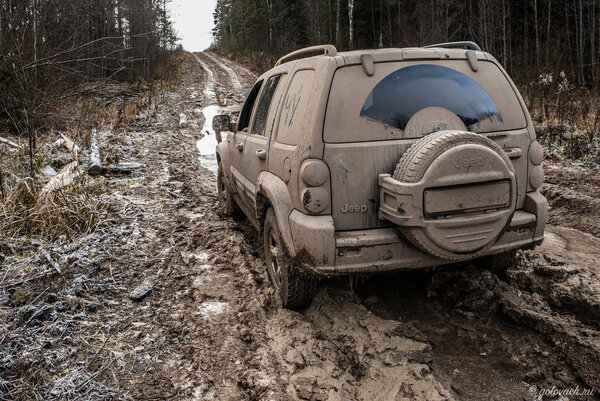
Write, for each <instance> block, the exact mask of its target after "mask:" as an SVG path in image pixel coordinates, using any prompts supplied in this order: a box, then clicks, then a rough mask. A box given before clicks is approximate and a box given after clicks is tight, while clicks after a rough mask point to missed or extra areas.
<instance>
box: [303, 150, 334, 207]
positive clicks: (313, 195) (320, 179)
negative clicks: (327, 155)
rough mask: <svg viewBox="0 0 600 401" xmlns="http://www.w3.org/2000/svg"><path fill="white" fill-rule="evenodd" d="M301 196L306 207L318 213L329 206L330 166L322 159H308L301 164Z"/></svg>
mask: <svg viewBox="0 0 600 401" xmlns="http://www.w3.org/2000/svg"><path fill="white" fill-rule="evenodd" d="M300 180H301V182H300V188H302V190H301V191H300V197H301V200H302V205H303V206H304V208H305V209H306V210H307V211H308V212H310V213H312V214H318V213H321V212H323V211H325V210H326V209H327V208H328V207H329V200H330V198H331V195H330V194H329V168H328V167H327V165H326V164H325V163H324V162H323V161H321V160H315V159H308V160H305V161H304V163H302V165H301V166H300Z"/></svg>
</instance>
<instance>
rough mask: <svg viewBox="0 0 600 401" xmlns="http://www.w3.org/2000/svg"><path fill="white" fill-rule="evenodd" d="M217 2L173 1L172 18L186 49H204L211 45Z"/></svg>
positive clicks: (198, 0) (213, 0)
mask: <svg viewBox="0 0 600 401" xmlns="http://www.w3.org/2000/svg"><path fill="white" fill-rule="evenodd" d="M215 4H216V0H172V1H171V4H170V6H169V8H170V10H171V16H172V20H173V22H174V25H175V30H176V31H177V36H178V37H179V38H180V39H181V44H182V45H183V48H184V49H185V50H188V51H202V50H204V49H206V48H207V47H209V46H210V44H211V41H212V29H213V28H214V22H213V11H214V10H215Z"/></svg>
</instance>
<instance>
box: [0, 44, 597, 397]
mask: <svg viewBox="0 0 600 401" xmlns="http://www.w3.org/2000/svg"><path fill="white" fill-rule="evenodd" d="M220 60H221V59H220V58H217V57H215V56H214V55H207V54H202V53H201V54H194V55H188V56H187V58H186V72H185V74H184V78H183V82H182V86H181V88H179V89H177V90H175V91H173V92H171V93H169V94H167V96H166V97H165V101H164V102H163V104H162V105H161V107H160V108H159V112H158V114H157V116H155V117H152V118H146V119H140V120H139V121H137V122H136V123H134V124H132V125H131V126H130V127H129V128H128V130H127V132H126V133H125V134H123V135H121V134H104V135H105V136H104V137H103V138H101V141H102V143H105V144H111V145H112V146H113V149H114V152H115V153H116V156H119V157H120V158H121V159H122V160H143V161H144V163H145V164H146V168H144V169H142V170H139V171H136V172H134V173H133V174H132V175H131V176H130V177H127V178H122V177H111V178H108V179H107V182H106V184H107V185H108V186H109V187H110V188H111V191H112V192H113V193H114V195H115V197H116V198H117V199H119V203H120V206H121V210H123V211H126V215H127V219H123V220H122V221H121V222H120V223H118V224H116V225H115V226H113V227H111V228H110V230H108V231H103V232H97V233H95V234H93V235H92V236H89V237H86V238H82V239H81V240H80V242H79V243H78V249H79V248H81V249H87V248H86V247H92V248H93V249H94V250H95V252H96V253H97V254H96V256H95V257H96V259H97V262H96V264H95V265H94V268H93V269H91V268H90V267H89V266H84V267H81V268H78V267H72V268H70V270H68V273H66V275H65V277H64V279H63V281H61V282H60V285H59V286H58V287H56V286H54V284H52V285H50V286H49V287H48V288H49V292H48V293H46V291H44V292H43V293H42V295H41V296H40V297H38V298H36V299H35V302H37V303H44V304H43V305H47V306H43V305H42V306H43V307H49V308H54V309H53V310H54V311H55V312H53V313H55V314H54V315H52V314H49V315H48V316H52V319H54V320H52V322H53V323H52V324H53V325H56V324H58V323H60V325H59V326H58V327H59V328H61V330H64V331H61V330H58V331H57V332H58V333H59V334H60V333H63V334H61V336H60V337H59V336H56V337H52V336H51V335H50V333H52V332H53V331H52V330H50V329H48V327H50V326H45V325H46V324H47V323H46V321H45V320H44V319H50V317H44V316H45V315H42V316H40V317H39V318H33V317H32V318H30V317H29V315H26V318H25V319H24V321H25V322H26V324H25V326H27V325H34V327H39V328H40V330H42V333H48V334H47V335H46V334H43V335H44V336H46V337H47V338H46V337H44V341H43V346H42V345H40V343H38V342H36V341H37V340H36V339H32V338H27V337H24V333H25V332H24V331H18V330H14V329H10V330H9V329H7V328H4V329H3V332H2V336H3V337H2V338H1V340H0V356H3V355H9V353H10V352H13V350H15V351H14V352H18V354H17V353H15V354H14V355H15V358H16V357H17V355H27V358H29V359H27V358H23V359H22V360H21V361H20V362H19V363H13V362H14V361H13V360H12V359H11V360H9V359H7V358H5V359H2V358H0V374H2V376H0V395H1V394H2V392H3V391H5V393H6V394H9V393H8V392H7V390H5V387H3V386H12V384H11V383H13V382H14V383H17V382H18V380H21V381H22V380H25V378H26V377H29V380H37V381H38V382H39V383H45V384H44V386H45V387H44V389H43V390H40V392H39V395H40V396H41V398H42V399H51V400H54V399H57V400H58V399H61V396H62V399H64V398H66V395H69V396H70V397H73V396H74V394H77V392H79V393H80V394H83V393H84V391H85V392H86V393H85V394H88V395H89V394H95V395H96V398H94V399H99V400H103V399H107V400H108V399H123V400H150V399H173V400H246V399H247V400H296V399H303V400H451V399H456V400H533V399H538V396H539V395H540V392H539V391H540V390H543V389H551V388H553V387H555V388H558V389H571V388H575V387H579V389H580V390H583V389H588V388H594V389H596V390H598V389H599V388H600V383H599V379H598V375H597V372H598V371H600V362H599V360H600V343H599V341H600V325H599V324H598V318H597V316H598V312H600V285H599V283H600V280H599V279H600V270H599V269H600V268H599V266H598V264H597V258H598V250H599V249H600V240H599V239H598V238H597V237H596V236H594V235H591V234H587V233H583V232H580V231H577V230H575V229H570V228H563V227H559V226H550V227H548V233H547V235H546V241H545V242H544V243H543V244H542V246H540V247H539V248H537V249H535V250H530V251H524V252H521V254H520V255H519V257H518V260H517V262H516V263H515V264H514V266H512V267H511V268H509V269H508V270H507V271H506V273H505V274H502V275H496V274H493V273H491V272H489V271H486V270H484V269H478V268H476V267H474V266H472V265H470V264H463V265H460V266H453V267H448V268H444V269H438V270H432V271H420V272H410V273H399V274H395V275H385V276H378V277H374V278H372V279H370V280H366V281H364V282H360V283H358V284H359V285H358V287H359V289H358V290H352V288H351V287H354V288H356V284H357V283H356V282H352V281H351V280H348V279H328V280H323V282H322V284H321V289H320V291H319V293H318V295H317V297H316V299H315V301H314V302H313V304H312V305H311V306H310V307H309V308H308V309H306V310H304V311H301V312H293V311H289V310H285V309H281V308H279V307H278V302H277V301H276V299H275V297H274V292H273V290H272V287H271V285H270V283H269V279H268V276H267V274H266V271H265V267H264V264H263V261H262V257H261V254H260V251H259V250H260V249H261V244H260V240H259V239H258V238H257V235H256V233H255V231H254V229H253V227H252V226H251V225H250V224H249V223H248V222H244V221H242V222H235V221H233V220H231V219H227V218H220V217H219V216H218V214H217V193H216V177H215V175H214V173H213V171H210V170H208V169H206V168H204V167H203V166H202V165H201V162H200V160H199V158H198V153H197V152H196V142H197V141H198V140H199V139H201V137H202V136H203V135H204V134H203V133H202V132H201V128H202V127H203V125H204V123H205V121H204V120H205V119H204V115H203V113H202V112H201V110H202V109H203V108H205V107H207V106H210V105H219V106H226V105H227V106H228V105H231V104H240V103H241V102H242V101H243V99H244V97H245V95H246V92H247V91H248V90H249V88H250V87H251V86H252V85H253V81H254V79H255V78H256V77H255V76H253V75H252V74H251V73H249V72H247V70H244V69H243V68H242V67H239V66H236V65H235V64H234V63H232V62H230V61H220ZM220 64H221V65H224V64H227V66H228V67H229V68H230V69H231V71H233V72H234V74H236V76H237V78H238V81H239V83H240V85H241V87H242V89H241V90H239V89H236V88H237V86H236V87H234V86H233V84H232V82H233V80H232V78H231V75H230V74H231V72H230V71H229V70H228V69H227V68H221V67H220ZM210 77H213V79H212V80H211V79H210ZM213 94H214V96H213ZM181 114H184V115H186V116H187V117H186V123H185V124H182V123H181ZM553 185H559V186H560V183H554V184H553ZM96 259H95V260H96ZM351 283H352V284H353V285H352V286H351V285H350V284H351ZM142 284H146V285H149V286H150V287H151V288H152V290H151V291H150V292H149V293H148V295H147V296H146V297H145V298H143V299H142V300H140V301H134V300H132V299H130V298H129V295H130V293H131V291H132V290H134V289H136V288H137V287H138V286H140V285H142ZM34 285H38V286H39V288H40V289H43V288H44V287H45V286H46V285H47V282H40V283H37V284H34ZM92 288H93V294H90V292H89V291H90V290H89V289H92ZM61 291H67V292H68V294H71V295H69V296H70V297H72V298H69V299H73V302H72V305H71V304H69V305H68V306H69V308H71V309H69V308H66V309H65V307H62V309H61V308H59V307H58V306H57V305H56V303H57V301H56V299H60V297H57V296H56V295H54V296H52V297H49V296H48V295H51V294H59V295H60V294H62V293H61ZM69 291H70V292H69ZM91 297H93V300H94V307H93V308H92V307H88V306H86V305H88V304H89V302H90V301H89V300H90V299H92V298H91ZM7 302H8V301H7ZM2 305H3V307H2V309H0V313H2V314H3V315H2V316H1V317H3V318H6V319H8V317H9V315H10V314H11V313H13V314H15V315H18V313H17V312H18V309H11V308H13V307H12V306H10V305H12V304H10V302H8V303H3V304H2ZM7 305H8V306H7ZM32 305H33V304H32ZM42 306H39V307H42ZM15 311H17V312H15ZM73 311H75V312H77V313H75V312H73ZM34 317H35V316H34ZM67 317H68V319H67ZM14 319H15V320H10V319H8V320H6V321H7V324H9V323H10V324H13V326H14V324H16V325H17V326H19V325H22V324H23V321H22V320H19V319H20V318H19V319H18V318H14ZM28 319H29V321H27V320H28ZM69 319H70V320H69ZM57 322H58V323H57ZM61 322H63V323H61ZM3 327H4V326H3ZM6 327H8V326H6ZM19 327H20V326H19ZM52 327H53V326H52ZM11 330H13V331H11ZM64 333H67V334H68V336H66V337H65V335H64ZM40 336H41V334H40ZM10 355H13V354H10ZM10 355H9V356H10ZM50 356H52V358H54V359H52V358H50ZM55 356H56V357H55ZM34 357H35V358H37V359H35V358H34ZM15 360H16V359H15ZM28 360H31V362H30V364H33V363H34V362H35V361H37V362H35V363H36V365H35V369H36V373H35V375H33V376H26V373H27V372H31V370H27V369H25V368H26V367H27V366H30V365H27V363H28V362H27V361H28ZM11 361H13V362H11ZM10 363H13V364H12V365H11V364H10ZM31 366H33V365H31ZM65 372H67V373H65ZM75 373H77V374H78V375H79V376H75ZM27 374H29V375H31V373H27ZM31 377H33V379H32V378H31ZM65 378H67V379H69V380H71V381H70V382H68V383H71V382H72V383H75V384H74V385H73V386H71V387H69V386H67V385H66V384H65V383H66V381H65ZM78 378H79V379H78ZM61 380H62V381H61ZM78 380H79V381H78ZM5 383H9V384H5ZM61 386H62V387H61ZM10 388H16V387H14V386H13V387H10ZM74 388H75V389H76V391H75V390H73V389H74ZM44 391H45V392H44ZM52 391H54V392H55V393H54V394H55V395H52ZM61 391H63V392H62V393H61ZM31 398H33V397H31ZM19 399H30V398H27V397H21V398H19ZM569 399H598V398H597V397H594V396H591V397H579V398H578V397H569Z"/></svg>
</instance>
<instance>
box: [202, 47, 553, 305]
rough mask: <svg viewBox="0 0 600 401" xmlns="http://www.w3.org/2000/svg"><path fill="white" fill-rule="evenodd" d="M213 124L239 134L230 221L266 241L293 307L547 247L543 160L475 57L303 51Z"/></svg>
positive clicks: (233, 148)
mask: <svg viewBox="0 0 600 401" xmlns="http://www.w3.org/2000/svg"><path fill="white" fill-rule="evenodd" d="M315 54H316V55H315ZM213 124H214V128H215V129H217V130H221V131H228V134H227V139H226V140H225V141H223V142H222V143H220V144H219V145H218V146H217V158H218V163H219V170H218V187H219V200H220V203H221V205H222V209H223V211H224V212H225V213H227V214H230V215H235V214H241V213H242V212H243V213H244V214H245V215H246V216H247V217H248V219H250V221H252V223H253V224H254V225H255V226H256V228H257V229H258V230H259V232H260V234H261V238H262V240H263V241H264V256H265V261H266V264H267V270H268V273H269V276H270V279H271V281H272V282H273V284H274V286H275V287H276V289H277V291H278V293H279V295H280V297H281V300H282V304H283V306H285V307H288V308H302V307H305V306H307V305H308V304H309V303H310V302H311V300H312V298H313V297H314V295H315V293H316V291H317V285H318V280H319V277H322V276H326V275H367V274H372V273H379V272H389V271H394V270H403V269H404V270H406V269H417V268H425V267H431V266H437V265H442V264H448V263H453V262H456V261H464V260H468V259H475V258H482V257H484V256H485V257H487V260H488V261H491V262H494V261H500V260H506V257H505V256H506V255H507V254H510V252H511V251H514V250H516V249H519V248H524V247H531V246H534V245H536V244H539V243H540V242H541V241H542V238H543V232H544V226H545V222H546V210H547V202H546V199H545V198H544V197H543V196H542V195H541V194H540V193H539V192H538V188H539V187H540V185H541V184H542V182H543V179H544V176H543V170H542V167H541V164H542V159H543V149H542V146H541V145H540V144H539V143H538V142H537V141H536V136H535V132H534V129H533V125H532V122H531V119H530V117H529V114H528V111H527V109H526V107H525V104H524V102H523V99H522V98H521V96H520V95H519V92H518V91H517V88H516V87H515V85H514V83H513V82H512V81H511V79H510V78H509V77H508V75H507V73H506V72H505V71H504V69H503V68H502V67H501V66H500V64H499V63H498V61H496V60H495V59H494V57H492V56H491V55H489V54H487V53H485V52H482V51H481V49H480V48H479V47H478V46H477V45H476V44H474V43H472V42H461V43H444V44H439V45H433V46H428V47H425V48H406V49H381V50H362V51H352V52H344V53H338V52H337V50H336V49H335V47H333V46H331V45H325V46H316V47H311V48H307V49H303V50H299V51H296V52H293V53H291V54H289V55H287V56H285V57H283V58H282V59H280V60H279V61H278V62H277V64H276V65H275V67H274V68H273V69H271V70H270V71H268V72H266V73H265V74H263V75H262V76H261V77H260V78H259V79H258V81H257V83H256V85H255V86H254V87H253V88H252V90H251V91H250V94H249V95H248V98H247V100H246V103H245V104H244V106H243V109H242V111H241V113H240V115H239V118H238V120H237V123H236V124H233V123H231V122H230V120H229V117H228V116H226V115H222V116H217V117H216V118H215V119H214V121H213ZM490 255H492V256H490Z"/></svg>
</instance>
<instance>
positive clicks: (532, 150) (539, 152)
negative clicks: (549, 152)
mask: <svg viewBox="0 0 600 401" xmlns="http://www.w3.org/2000/svg"><path fill="white" fill-rule="evenodd" d="M529 160H530V161H531V164H533V165H534V166H539V165H540V164H542V161H543V160H544V147H543V146H542V145H540V144H539V142H538V141H533V142H531V145H530V146H529Z"/></svg>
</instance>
